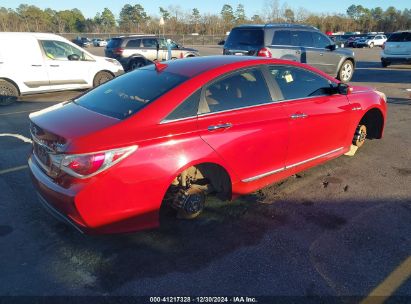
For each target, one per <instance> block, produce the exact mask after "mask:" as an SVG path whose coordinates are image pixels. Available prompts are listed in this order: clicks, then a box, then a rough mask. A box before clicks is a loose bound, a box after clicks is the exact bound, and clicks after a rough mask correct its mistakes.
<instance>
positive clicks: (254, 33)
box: [225, 28, 264, 49]
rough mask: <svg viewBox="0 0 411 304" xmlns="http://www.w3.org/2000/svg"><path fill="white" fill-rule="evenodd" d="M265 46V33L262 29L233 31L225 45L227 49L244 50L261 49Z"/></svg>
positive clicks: (237, 29)
mask: <svg viewBox="0 0 411 304" xmlns="http://www.w3.org/2000/svg"><path fill="white" fill-rule="evenodd" d="M263 45H264V31H263V30H262V29H240V28H236V29H233V30H232V31H231V32H230V35H229V36H228V38H227V41H226V43H225V47H226V48H238V49H244V48H247V47H250V46H251V47H261V46H263Z"/></svg>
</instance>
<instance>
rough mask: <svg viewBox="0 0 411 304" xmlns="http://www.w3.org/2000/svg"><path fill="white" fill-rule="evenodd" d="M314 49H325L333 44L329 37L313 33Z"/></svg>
mask: <svg viewBox="0 0 411 304" xmlns="http://www.w3.org/2000/svg"><path fill="white" fill-rule="evenodd" d="M312 37H313V43H314V47H316V48H321V49H324V48H326V47H327V46H329V45H330V44H331V41H330V39H329V38H328V37H326V36H324V35H323V34H320V33H317V32H312Z"/></svg>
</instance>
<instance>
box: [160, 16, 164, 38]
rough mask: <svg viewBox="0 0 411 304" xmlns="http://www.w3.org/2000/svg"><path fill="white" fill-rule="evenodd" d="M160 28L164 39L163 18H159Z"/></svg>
mask: <svg viewBox="0 0 411 304" xmlns="http://www.w3.org/2000/svg"><path fill="white" fill-rule="evenodd" d="M159 23H160V26H161V27H162V28H163V38H164V25H165V22H164V18H163V17H161V18H160V22H159Z"/></svg>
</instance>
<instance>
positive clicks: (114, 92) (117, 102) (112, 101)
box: [74, 66, 188, 119]
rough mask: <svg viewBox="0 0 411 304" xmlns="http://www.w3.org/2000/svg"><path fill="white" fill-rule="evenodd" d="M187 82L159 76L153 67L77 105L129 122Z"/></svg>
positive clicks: (99, 90) (105, 86)
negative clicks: (128, 118) (149, 105)
mask: <svg viewBox="0 0 411 304" xmlns="http://www.w3.org/2000/svg"><path fill="white" fill-rule="evenodd" d="M187 78H188V77H186V76H182V75H177V74H173V73H168V72H166V71H162V72H157V71H156V70H155V69H154V66H150V67H147V68H143V69H138V70H136V71H133V72H130V73H127V74H125V75H123V76H121V77H118V78H115V79H113V80H111V81H109V82H107V83H105V84H102V85H101V86H99V87H97V88H95V89H94V90H91V91H90V92H88V93H86V94H85V95H83V96H80V97H79V98H78V99H76V100H74V102H75V103H77V104H79V105H81V106H83V107H85V108H87V109H89V110H91V111H94V112H97V113H100V114H104V115H107V116H111V117H114V118H118V119H125V118H127V117H129V116H131V115H133V114H135V113H137V112H138V111H139V110H140V109H142V108H143V107H144V106H146V105H147V104H149V103H150V102H152V101H154V100H155V99H157V98H158V97H160V96H161V95H163V94H164V93H166V92H167V91H169V90H171V89H172V88H174V87H176V86H177V85H179V84H180V83H182V82H184V81H185V80H186V79H187Z"/></svg>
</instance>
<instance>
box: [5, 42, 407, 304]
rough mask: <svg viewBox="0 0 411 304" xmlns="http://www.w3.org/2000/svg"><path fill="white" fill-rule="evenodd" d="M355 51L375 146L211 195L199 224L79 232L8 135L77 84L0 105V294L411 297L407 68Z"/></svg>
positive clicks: (20, 142)
mask: <svg viewBox="0 0 411 304" xmlns="http://www.w3.org/2000/svg"><path fill="white" fill-rule="evenodd" d="M199 49H200V52H201V53H202V54H204V55H209V54H219V53H220V52H221V50H220V49H219V48H218V47H201V48H199ZM90 51H91V52H93V53H95V54H102V48H99V49H97V48H90ZM355 52H356V55H357V60H358V61H359V62H358V65H357V69H356V72H355V75H354V78H353V81H352V84H353V85H367V86H371V87H374V88H376V89H378V90H380V91H382V92H384V93H385V94H386V95H387V96H388V103H389V105H388V111H389V112H388V120H387V125H386V129H385V135H384V138H383V139H382V140H373V141H368V142H366V144H365V145H364V147H363V148H362V149H361V150H359V152H357V154H356V155H355V156H354V157H345V156H344V157H340V158H338V159H335V160H333V161H330V162H328V163H326V164H324V165H320V166H317V167H315V168H313V169H310V170H307V171H304V172H302V173H300V174H298V175H296V176H293V177H290V178H288V179H287V180H285V181H283V182H281V183H278V184H275V185H272V186H270V187H267V188H265V189H263V190H261V191H259V192H257V193H254V194H252V195H248V196H244V197H241V198H239V199H237V200H236V201H234V202H232V203H229V204H220V203H218V202H214V201H213V202H210V203H209V205H208V207H207V209H206V211H205V212H204V214H203V215H202V216H201V217H200V218H199V219H198V220H196V221H192V222H185V221H181V222H177V223H176V225H175V226H174V227H172V228H170V227H169V228H160V229H158V230H153V231H146V232H138V233H134V234H127V235H111V236H87V235H81V234H79V233H78V232H77V231H75V230H73V229H71V228H70V227H67V226H66V225H65V224H63V223H60V222H58V221H57V220H55V219H54V218H53V217H51V216H50V215H49V214H48V213H47V212H46V211H45V210H44V209H43V207H42V206H40V205H39V203H38V202H37V198H36V195H35V192H34V189H33V187H32V185H31V181H30V178H29V174H28V170H27V167H26V163H27V157H28V154H29V152H30V144H29V143H27V142H25V141H24V138H23V137H20V138H16V137H13V136H10V134H18V135H23V136H25V137H29V134H28V119H27V116H28V114H29V113H30V112H32V111H36V110H39V109H42V108H45V107H47V106H50V105H53V104H54V103H55V102H58V101H63V100H67V99H69V98H71V97H74V96H75V95H77V94H79V93H80V92H76V91H75V92H64V93H52V94H51V93H50V94H41V95H33V96H25V97H23V98H21V101H20V102H18V103H16V104H13V105H10V106H6V107H1V108H0V147H1V149H0V189H1V191H0V248H1V250H0V295H3V296H4V295H6V296H7V295H26V296H27V295H41V296H44V295H145V296H153V295H169V296H184V295H204V296H219V295H239V296H247V295H250V296H264V295H267V296H268V295H271V296H272V295H275V296H355V297H356V298H348V299H347V298H346V299H344V300H343V299H342V298H338V299H340V300H341V302H343V301H344V303H345V302H350V301H352V302H357V301H358V300H359V299H362V298H365V297H367V296H368V295H370V294H372V295H386V296H390V299H391V302H392V303H397V302H395V301H401V302H402V301H404V303H405V302H406V301H411V280H410V275H411V238H410V236H411V66H405V65H404V66H400V65H398V66H390V67H388V68H382V67H381V66H380V63H379V49H376V48H374V49H359V50H355ZM407 90H409V91H407ZM316 140H321V134H319V136H318V138H316ZM372 292H373V293H372ZM379 293H380V294H379ZM399 296H408V297H403V298H396V297H399ZM380 299H383V298H380ZM388 303H390V300H389V301H388Z"/></svg>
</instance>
